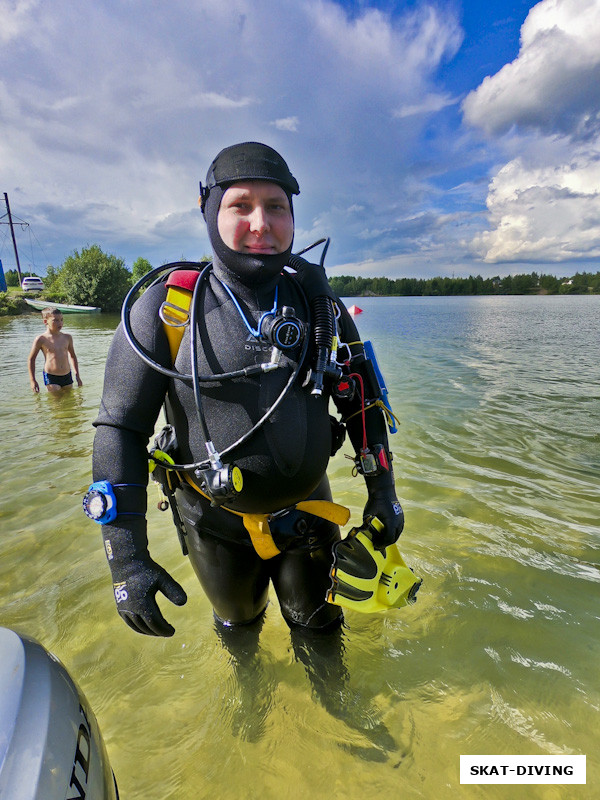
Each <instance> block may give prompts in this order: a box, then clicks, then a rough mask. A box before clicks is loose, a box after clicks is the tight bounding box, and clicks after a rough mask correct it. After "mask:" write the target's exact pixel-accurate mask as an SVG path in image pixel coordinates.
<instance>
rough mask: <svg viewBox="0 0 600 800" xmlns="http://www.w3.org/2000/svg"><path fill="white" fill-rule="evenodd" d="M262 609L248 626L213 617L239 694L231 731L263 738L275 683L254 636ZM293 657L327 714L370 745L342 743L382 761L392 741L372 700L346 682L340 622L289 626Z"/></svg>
mask: <svg viewBox="0 0 600 800" xmlns="http://www.w3.org/2000/svg"><path fill="white" fill-rule="evenodd" d="M263 622H264V613H263V614H262V615H261V616H260V617H259V618H258V620H256V621H255V622H253V623H251V624H249V625H239V626H234V627H228V626H224V625H223V624H222V623H221V622H220V621H219V620H216V619H215V629H216V631H217V634H218V636H219V638H220V640H221V642H222V644H223V645H224V646H225V647H226V649H227V650H228V652H229V653H230V655H231V659H232V666H233V669H234V672H235V678H236V681H237V684H238V689H239V693H240V705H239V707H238V708H237V709H236V710H235V713H234V714H233V722H232V726H233V729H234V733H235V734H236V735H239V736H240V737H241V738H244V739H246V740H247V741H257V740H258V739H260V738H261V737H262V734H263V733H264V729H265V723H266V719H267V716H268V713H269V711H270V708H271V706H272V703H273V692H274V690H275V684H274V682H273V680H271V679H269V678H268V676H267V674H266V671H265V669H264V665H262V664H261V657H260V646H259V635H260V632H261V629H262V626H263ZM290 634H291V642H292V648H293V651H294V656H295V658H296V659H297V660H298V661H299V662H300V663H302V664H303V665H304V668H305V670H306V674H307V676H308V678H309V680H310V683H311V687H312V691H313V695H314V696H315V698H316V699H317V700H318V701H319V702H320V703H321V705H322V706H323V707H324V708H325V710H326V711H327V712H328V713H329V714H331V716H332V717H335V718H336V719H339V720H341V721H342V722H344V723H345V724H346V725H348V726H349V727H350V728H352V729H353V730H354V731H356V732H357V733H360V734H362V735H363V736H364V737H365V738H366V739H367V740H368V741H369V742H370V746H366V747H361V746H358V745H352V744H344V745H343V747H345V748H346V749H348V750H350V751H352V752H353V754H354V755H357V756H358V757H360V758H363V759H365V760H368V761H385V760H387V758H388V753H389V752H391V751H394V750H397V744H396V742H395V740H394V738H393V737H392V735H391V734H390V732H389V731H388V729H387V728H386V726H385V725H384V723H383V722H382V721H381V720H380V719H379V718H378V712H377V710H376V709H375V708H374V707H373V705H372V704H371V703H370V702H369V701H368V700H366V699H365V698H363V697H362V695H361V694H360V692H357V691H355V690H354V689H353V688H352V687H351V685H350V684H351V679H350V674H349V672H348V670H347V668H346V665H345V663H344V637H343V631H342V628H341V627H339V626H338V627H336V629H335V630H333V631H331V630H330V631H326V632H323V631H321V632H319V631H318V630H314V629H310V628H301V627H299V626H294V627H292V628H291V630H290Z"/></svg>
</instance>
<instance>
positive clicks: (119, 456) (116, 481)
mask: <svg viewBox="0 0 600 800" xmlns="http://www.w3.org/2000/svg"><path fill="white" fill-rule="evenodd" d="M164 297H165V291H164V288H163V287H162V286H157V287H153V288H150V289H148V290H147V291H146V292H145V294H144V295H142V297H141V298H140V299H139V300H138V301H137V303H135V305H134V307H133V309H132V313H131V331H132V332H133V335H134V336H135V338H136V339H137V340H138V342H139V344H140V346H141V347H142V348H143V349H144V350H145V351H146V353H147V354H149V355H150V357H151V358H152V359H153V360H155V361H156V362H158V363H159V364H161V365H162V366H166V367H170V354H169V348H168V343H167V339H166V336H165V334H164V331H163V329H162V323H161V322H160V319H159V317H158V309H159V307H160V304H161V303H162V301H163V300H164ZM168 381H169V379H168V377H167V376H165V375H163V374H162V373H160V372H159V371H157V370H154V369H152V368H151V367H150V366H149V365H147V364H146V363H145V362H144V361H143V360H142V359H141V358H140V357H139V356H138V355H137V354H136V353H135V352H134V350H133V348H132V347H131V345H130V344H129V342H128V341H127V337H126V336H125V332H124V330H123V326H122V325H120V326H119V327H118V329H117V331H116V333H115V336H114V338H113V341H112V344H111V347H110V350H109V353H108V358H107V362H106V370H105V376H104V390H103V393H102V402H101V406H100V412H99V414H98V418H97V419H96V421H95V422H94V425H95V427H96V436H95V438H94V455H93V475H94V480H95V481H98V480H106V481H109V482H110V483H112V484H113V485H119V499H118V501H117V517H116V519H115V520H114V522H112V523H111V524H108V525H103V526H102V538H103V541H104V548H105V551H106V556H107V559H108V564H109V567H110V571H111V575H112V580H113V591H114V596H115V601H116V604H117V610H118V612H119V615H120V616H121V618H122V619H123V620H124V621H125V622H126V623H127V625H129V627H130V628H132V629H133V630H135V631H136V632H138V633H144V634H146V635H150V636H172V635H173V633H174V630H175V629H174V628H173V626H172V625H170V624H169V623H168V622H167V621H166V619H165V618H164V617H163V615H162V613H161V611H160V608H159V607H158V604H157V602H156V594H157V592H159V591H160V592H162V593H163V594H164V595H165V596H166V597H167V598H168V599H169V600H171V602H173V603H175V604H176V605H183V604H184V603H185V601H186V595H185V592H184V590H183V588H182V587H181V586H180V585H179V584H178V583H177V582H176V581H175V580H174V579H173V578H172V577H171V576H170V575H169V574H168V573H167V572H166V571H165V570H164V569H163V568H162V567H161V566H160V565H159V564H157V563H156V562H155V561H153V560H152V558H151V557H150V554H149V552H148V539H147V535H146V518H145V514H146V505H147V499H146V487H147V484H148V458H147V453H146V447H147V443H148V439H149V437H150V436H151V435H152V433H153V431H154V425H155V423H156V420H157V418H158V414H159V412H160V409H161V406H162V404H163V402H164V399H165V395H166V392H167V387H168ZM120 502H122V508H125V509H126V510H125V512H122V513H119V503H120Z"/></svg>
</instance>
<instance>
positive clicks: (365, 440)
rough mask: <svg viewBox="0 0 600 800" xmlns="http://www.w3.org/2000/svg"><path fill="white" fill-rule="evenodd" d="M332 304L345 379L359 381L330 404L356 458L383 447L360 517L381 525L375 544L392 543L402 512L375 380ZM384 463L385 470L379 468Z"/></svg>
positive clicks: (343, 312)
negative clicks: (345, 356) (346, 353)
mask: <svg viewBox="0 0 600 800" xmlns="http://www.w3.org/2000/svg"><path fill="white" fill-rule="evenodd" d="M336 303H337V305H338V308H339V310H340V320H339V326H340V330H341V336H342V341H343V342H345V343H346V344H347V345H348V347H349V350H350V360H349V363H347V364H346V366H345V367H344V373H345V375H346V376H350V375H358V376H359V379H356V381H355V382H356V386H357V391H356V392H355V393H354V395H353V396H352V397H350V398H339V397H334V402H335V404H336V407H337V409H338V411H339V412H340V414H341V416H342V420H343V421H344V422H345V424H346V429H347V431H348V436H349V438H350V441H351V442H352V446H353V447H354V451H355V452H356V454H357V455H360V453H361V451H364V450H365V449H366V450H368V451H369V452H371V453H377V452H379V448H380V447H382V448H383V456H381V457H380V458H379V467H380V469H379V471H378V472H377V473H376V474H372V475H368V474H365V475H364V479H365V483H366V486H367V493H368V496H369V499H368V501H367V504H366V506H365V509H364V514H363V516H364V517H365V518H366V517H372V516H376V517H378V518H379V519H380V520H381V522H383V523H384V530H383V531H382V532H381V533H380V534H379V535H378V537H377V538H378V539H379V542H378V543H379V544H385V545H387V544H391V543H392V542H395V541H396V539H397V538H398V537H399V536H400V534H401V533H402V528H403V527H404V513H403V511H402V507H401V505H400V503H399V502H398V498H397V497H396V489H395V483H394V471H393V468H392V461H391V454H390V449H389V441H388V435H387V423H386V418H385V414H384V412H383V411H382V409H381V407H380V406H377V405H374V402H375V400H377V399H378V389H377V387H376V386H375V385H374V384H375V383H376V378H375V376H374V374H373V371H372V366H371V364H370V362H369V360H368V359H367V357H366V355H365V351H364V347H363V344H362V341H361V340H360V335H359V333H358V330H357V328H356V325H355V324H354V320H353V319H352V317H351V316H350V314H349V313H348V311H347V309H346V307H345V306H344V305H343V303H342V302H341V301H340V300H339V299H338V300H337V301H336ZM361 387H362V389H363V392H361ZM386 461H387V468H386V467H385V466H382V464H384V463H385V462H386ZM374 538H375V537H374Z"/></svg>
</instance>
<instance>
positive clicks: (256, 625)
mask: <svg viewBox="0 0 600 800" xmlns="http://www.w3.org/2000/svg"><path fill="white" fill-rule="evenodd" d="M264 619H265V612H264V611H263V613H262V614H261V615H260V616H259V617H258V618H257V619H256V620H255V621H254V622H251V623H249V624H247V625H235V626H229V625H223V623H222V622H221V620H219V619H217V618H216V617H215V630H216V632H217V635H218V637H219V639H220V640H221V643H222V644H223V645H224V647H225V649H226V650H227V651H228V652H229V654H230V656H231V665H232V667H233V670H234V676H235V681H236V690H237V692H239V704H238V705H234V706H233V708H231V725H232V730H233V733H234V735H236V736H239V737H240V739H243V740H245V741H248V742H257V741H259V739H261V738H262V736H263V734H264V732H265V725H266V720H267V717H268V715H269V711H270V710H271V705H272V703H273V692H274V689H275V684H274V682H273V680H272V679H270V678H269V676H268V673H267V672H266V670H265V669H264V665H263V664H262V663H261V657H260V646H259V637H260V632H261V630H262V626H263V623H264ZM226 699H227V700H229V701H232V702H234V703H235V701H236V698H226Z"/></svg>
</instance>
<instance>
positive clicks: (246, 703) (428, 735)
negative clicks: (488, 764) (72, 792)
mask: <svg viewBox="0 0 600 800" xmlns="http://www.w3.org/2000/svg"><path fill="white" fill-rule="evenodd" d="M357 302H358V304H359V305H360V306H361V308H363V314H361V315H360V316H359V317H358V318H357V322H358V324H359V328H360V330H361V334H362V336H363V338H369V339H371V340H372V341H373V342H374V344H375V347H376V351H377V355H378V357H379V361H380V364H381V366H382V368H383V371H384V374H385V376H386V379H387V382H388V389H389V392H390V397H391V401H392V406H393V409H394V412H395V413H396V415H397V416H398V417H399V419H400V420H401V423H402V424H401V427H400V429H399V433H398V434H396V435H395V436H393V437H391V444H392V450H393V452H394V458H395V462H394V463H395V473H396V482H397V490H398V495H399V497H400V498H401V499H402V501H403V505H404V508H405V512H406V527H405V531H404V533H403V535H402V538H401V539H400V548H401V551H402V553H403V555H404V557H405V559H406V561H407V563H409V564H410V565H411V566H413V568H414V569H415V571H416V572H417V573H418V574H420V575H422V576H423V578H424V584H423V587H422V589H421V591H420V593H419V595H418V601H417V603H416V604H415V605H414V606H412V607H410V608H403V609H398V610H395V611H392V612H389V613H387V614H385V615H361V614H358V613H356V612H354V613H351V612H348V613H347V626H346V629H345V632H344V642H345V662H346V667H347V669H348V672H349V674H350V683H349V687H348V688H347V700H348V704H349V707H351V709H352V708H353V709H354V712H351V711H350V712H349V714H350V716H351V713H354V714H355V715H358V716H360V715H361V714H362V715H363V717H364V720H363V721H364V726H363V728H362V729H361V726H360V725H358V726H357V725H356V724H350V723H349V721H348V719H346V720H344V719H340V718H337V717H335V716H332V715H330V714H329V713H328V712H327V711H326V710H325V708H324V707H323V706H322V705H321V704H320V703H319V702H318V701H317V700H316V699H315V698H314V697H313V696H312V693H311V686H310V683H309V681H308V679H307V676H306V674H305V670H304V667H303V666H302V664H300V663H299V662H298V661H296V660H295V659H294V655H293V651H292V648H291V645H290V637H289V633H288V630H287V627H286V625H285V624H284V622H283V621H282V619H281V617H280V615H279V611H278V608H277V604H276V600H275V598H273V600H272V603H271V605H270V607H269V609H268V612H267V618H266V622H265V625H264V628H263V631H262V636H261V650H260V653H259V656H258V659H257V661H255V662H254V663H253V665H252V668H251V669H249V670H248V671H247V674H246V675H245V676H244V677H241V676H240V675H239V673H238V672H236V670H235V669H234V667H233V664H232V662H231V660H230V658H229V656H228V653H227V651H226V650H224V649H223V647H222V646H221V644H220V643H219V641H218V639H217V637H216V635H215V632H214V630H213V625H212V615H211V609H210V607H209V605H208V603H207V601H206V599H205V598H204V596H203V594H202V592H201V590H200V588H199V586H198V584H197V581H196V579H195V577H194V575H193V572H192V569H191V567H190V565H189V563H188V562H187V560H185V559H184V558H183V557H182V556H181V552H180V550H179V545H178V542H177V537H176V535H175V532H174V529H173V528H172V525H171V523H170V521H169V519H168V518H167V517H168V515H161V514H160V513H159V512H158V511H157V510H156V509H154V507H153V506H154V504H153V503H151V506H152V507H153V508H152V510H151V512H150V514H149V527H150V549H151V552H152V554H153V556H154V558H155V559H156V560H157V561H159V563H161V564H163V565H164V566H165V567H166V568H167V569H168V570H169V571H170V572H171V573H172V574H173V575H174V577H175V578H176V579H177V580H179V581H180V582H181V583H182V584H183V585H184V587H185V589H186V590H187V592H188V595H189V601H188V603H187V605H186V606H184V607H183V608H175V607H174V606H172V605H170V604H169V603H162V607H163V610H164V611H165V614H166V616H167V618H168V619H169V620H170V621H171V622H172V623H173V624H174V625H175V627H176V629H177V632H176V635H175V636H174V637H173V638H172V639H168V640H166V639H154V638H147V637H143V636H139V635H137V634H135V633H133V632H132V631H130V630H129V629H128V628H127V627H126V626H125V625H124V624H123V622H122V621H121V620H120V619H119V617H118V616H117V614H116V611H115V608H114V603H113V598H112V591H111V584H110V575H109V571H108V567H107V565H106V563H105V558H104V554H103V549H102V544H101V537H100V534H99V530H98V528H97V526H95V525H94V524H93V523H91V522H90V521H88V520H86V519H85V517H84V516H83V514H82V512H81V498H82V495H83V493H84V491H85V489H86V488H87V486H88V485H89V483H90V480H91V478H90V462H91V450H92V440H93V429H92V427H91V422H92V420H93V419H94V417H95V415H96V412H97V407H98V404H99V400H100V394H101V390H102V376H103V365H104V360H105V357H106V353H107V350H108V346H109V343H110V340H111V336H112V332H113V330H114V327H115V325H116V323H117V318H116V317H113V316H105V315H97V316H77V315H75V316H67V317H66V318H65V322H66V324H65V330H68V331H70V332H71V333H72V334H73V336H74V341H75V347H76V351H77V354H78V356H79V361H80V365H81V375H82V379H83V382H84V385H83V387H82V388H81V389H80V390H74V391H72V392H71V393H70V394H67V395H66V396H65V395H63V396H59V397H56V396H52V395H48V394H47V393H46V392H45V390H44V389H42V393H41V394H40V395H39V396H34V395H33V394H32V393H31V391H30V388H29V382H28V378H27V369H26V361H27V355H28V352H29V348H30V345H31V342H32V340H33V338H34V336H35V335H36V334H37V333H39V332H40V331H41V330H42V325H41V322H40V317H39V316H38V315H31V316H23V317H18V318H0V342H1V348H2V362H3V365H2V372H1V373H0V390H1V392H0V397H1V398H2V401H1V402H2V405H1V408H0V415H1V416H2V430H3V434H2V440H3V441H2V444H3V446H2V453H3V457H2V460H1V462H0V470H1V482H0V485H1V486H2V493H1V495H0V523H1V534H0V624H1V625H5V626H8V627H13V628H16V629H20V630H22V631H24V632H26V633H29V634H30V635H32V636H34V637H36V638H37V639H39V640H40V641H41V642H42V643H43V644H44V645H45V646H46V647H47V648H48V649H50V650H51V651H52V652H54V653H55V654H56V655H57V656H58V657H59V658H60V659H61V660H62V661H63V663H64V664H65V665H66V666H67V667H68V669H69V670H70V672H71V673H72V675H73V676H74V678H75V679H76V680H77V682H78V683H79V684H80V686H81V687H82V689H83V690H84V692H85V694H86V696H87V698H88V700H89V701H90V704H91V706H92V708H93V709H94V711H95V714H96V716H97V718H98V721H99V723H100V727H101V729H102V731H103V734H104V738H105V741H106V744H107V748H108V751H109V755H110V759H111V763H112V766H113V768H114V771H115V773H116V775H117V779H118V782H119V786H120V790H121V797H122V800H166V799H167V798H184V800H188V798H191V799H192V800H195V798H205V797H207V798H208V797H211V798H212V797H218V798H220V799H221V800H229V798H231V800H234V798H235V800H238V799H239V798H263V800H264V799H265V798H281V797H283V798H290V799H291V800H296V798H298V800H299V799H300V798H306V797H311V798H317V800H321V799H323V800H333V798H341V797H343V798H344V799H345V800H355V799H356V800H366V799H367V798H369V799H370V798H375V797H377V796H383V795H384V794H385V795H387V796H389V797H403V798H427V799H428V800H444V799H445V798H454V797H456V796H457V795H458V796H459V797H463V796H465V797H469V798H505V797H511V798H526V797H527V798H543V800H558V799H559V798H561V799H562V798H564V797H569V798H588V797H594V796H598V791H599V790H598V785H599V781H600V769H599V755H598V753H599V749H600V748H599V744H600V741H599V736H598V733H597V730H598V729H597V720H598V711H599V706H600V681H599V677H598V676H599V674H600V670H599V663H600V658H599V657H600V637H599V635H598V633H599V624H598V617H599V610H600V602H599V601H600V569H599V562H600V557H599V550H600V536H599V521H600V513H599V512H600V503H599V500H600V480H599V479H600V435H599V431H600V427H599V424H600V297H579V296H576V297H562V296H558V297H531V298H527V297H473V298H458V297H454V298H367V299H363V298H359V299H358V300H357ZM41 366H42V365H41V364H39V365H38V374H41ZM344 451H345V452H349V449H348V447H347V446H346V447H345V448H343V452H344ZM330 476H331V482H332V486H333V492H334V498H335V499H336V500H338V501H339V502H341V503H344V504H346V505H348V506H349V507H350V508H351V510H352V513H353V518H352V524H356V523H357V522H358V520H359V517H360V513H361V510H362V505H363V503H364V499H365V495H364V491H363V488H362V486H361V480H360V479H354V478H352V477H351V475H350V462H349V461H347V460H346V459H345V458H344V457H343V455H342V453H340V454H338V455H337V456H336V457H335V459H334V460H333V461H332V463H331V468H330ZM151 497H152V495H151ZM332 680H333V678H332ZM349 719H350V717H349ZM383 726H385V727H386V728H387V731H388V732H389V735H390V736H388V737H387V738H386V739H385V741H382V740H380V739H379V738H378V737H377V736H376V735H375V732H376V731H381V730H382V729H383ZM392 738H393V741H391V739H392ZM469 753H470V754H478V753H483V754H503V755H505V754H540V755H545V754H585V755H587V786H570V787H565V786H563V787H560V786H553V785H546V786H541V785H538V786H511V787H505V786H504V787H502V786H493V785H487V786H485V785H484V786H469V787H466V786H461V785H460V783H459V756H460V754H469ZM7 800H8V799H7Z"/></svg>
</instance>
